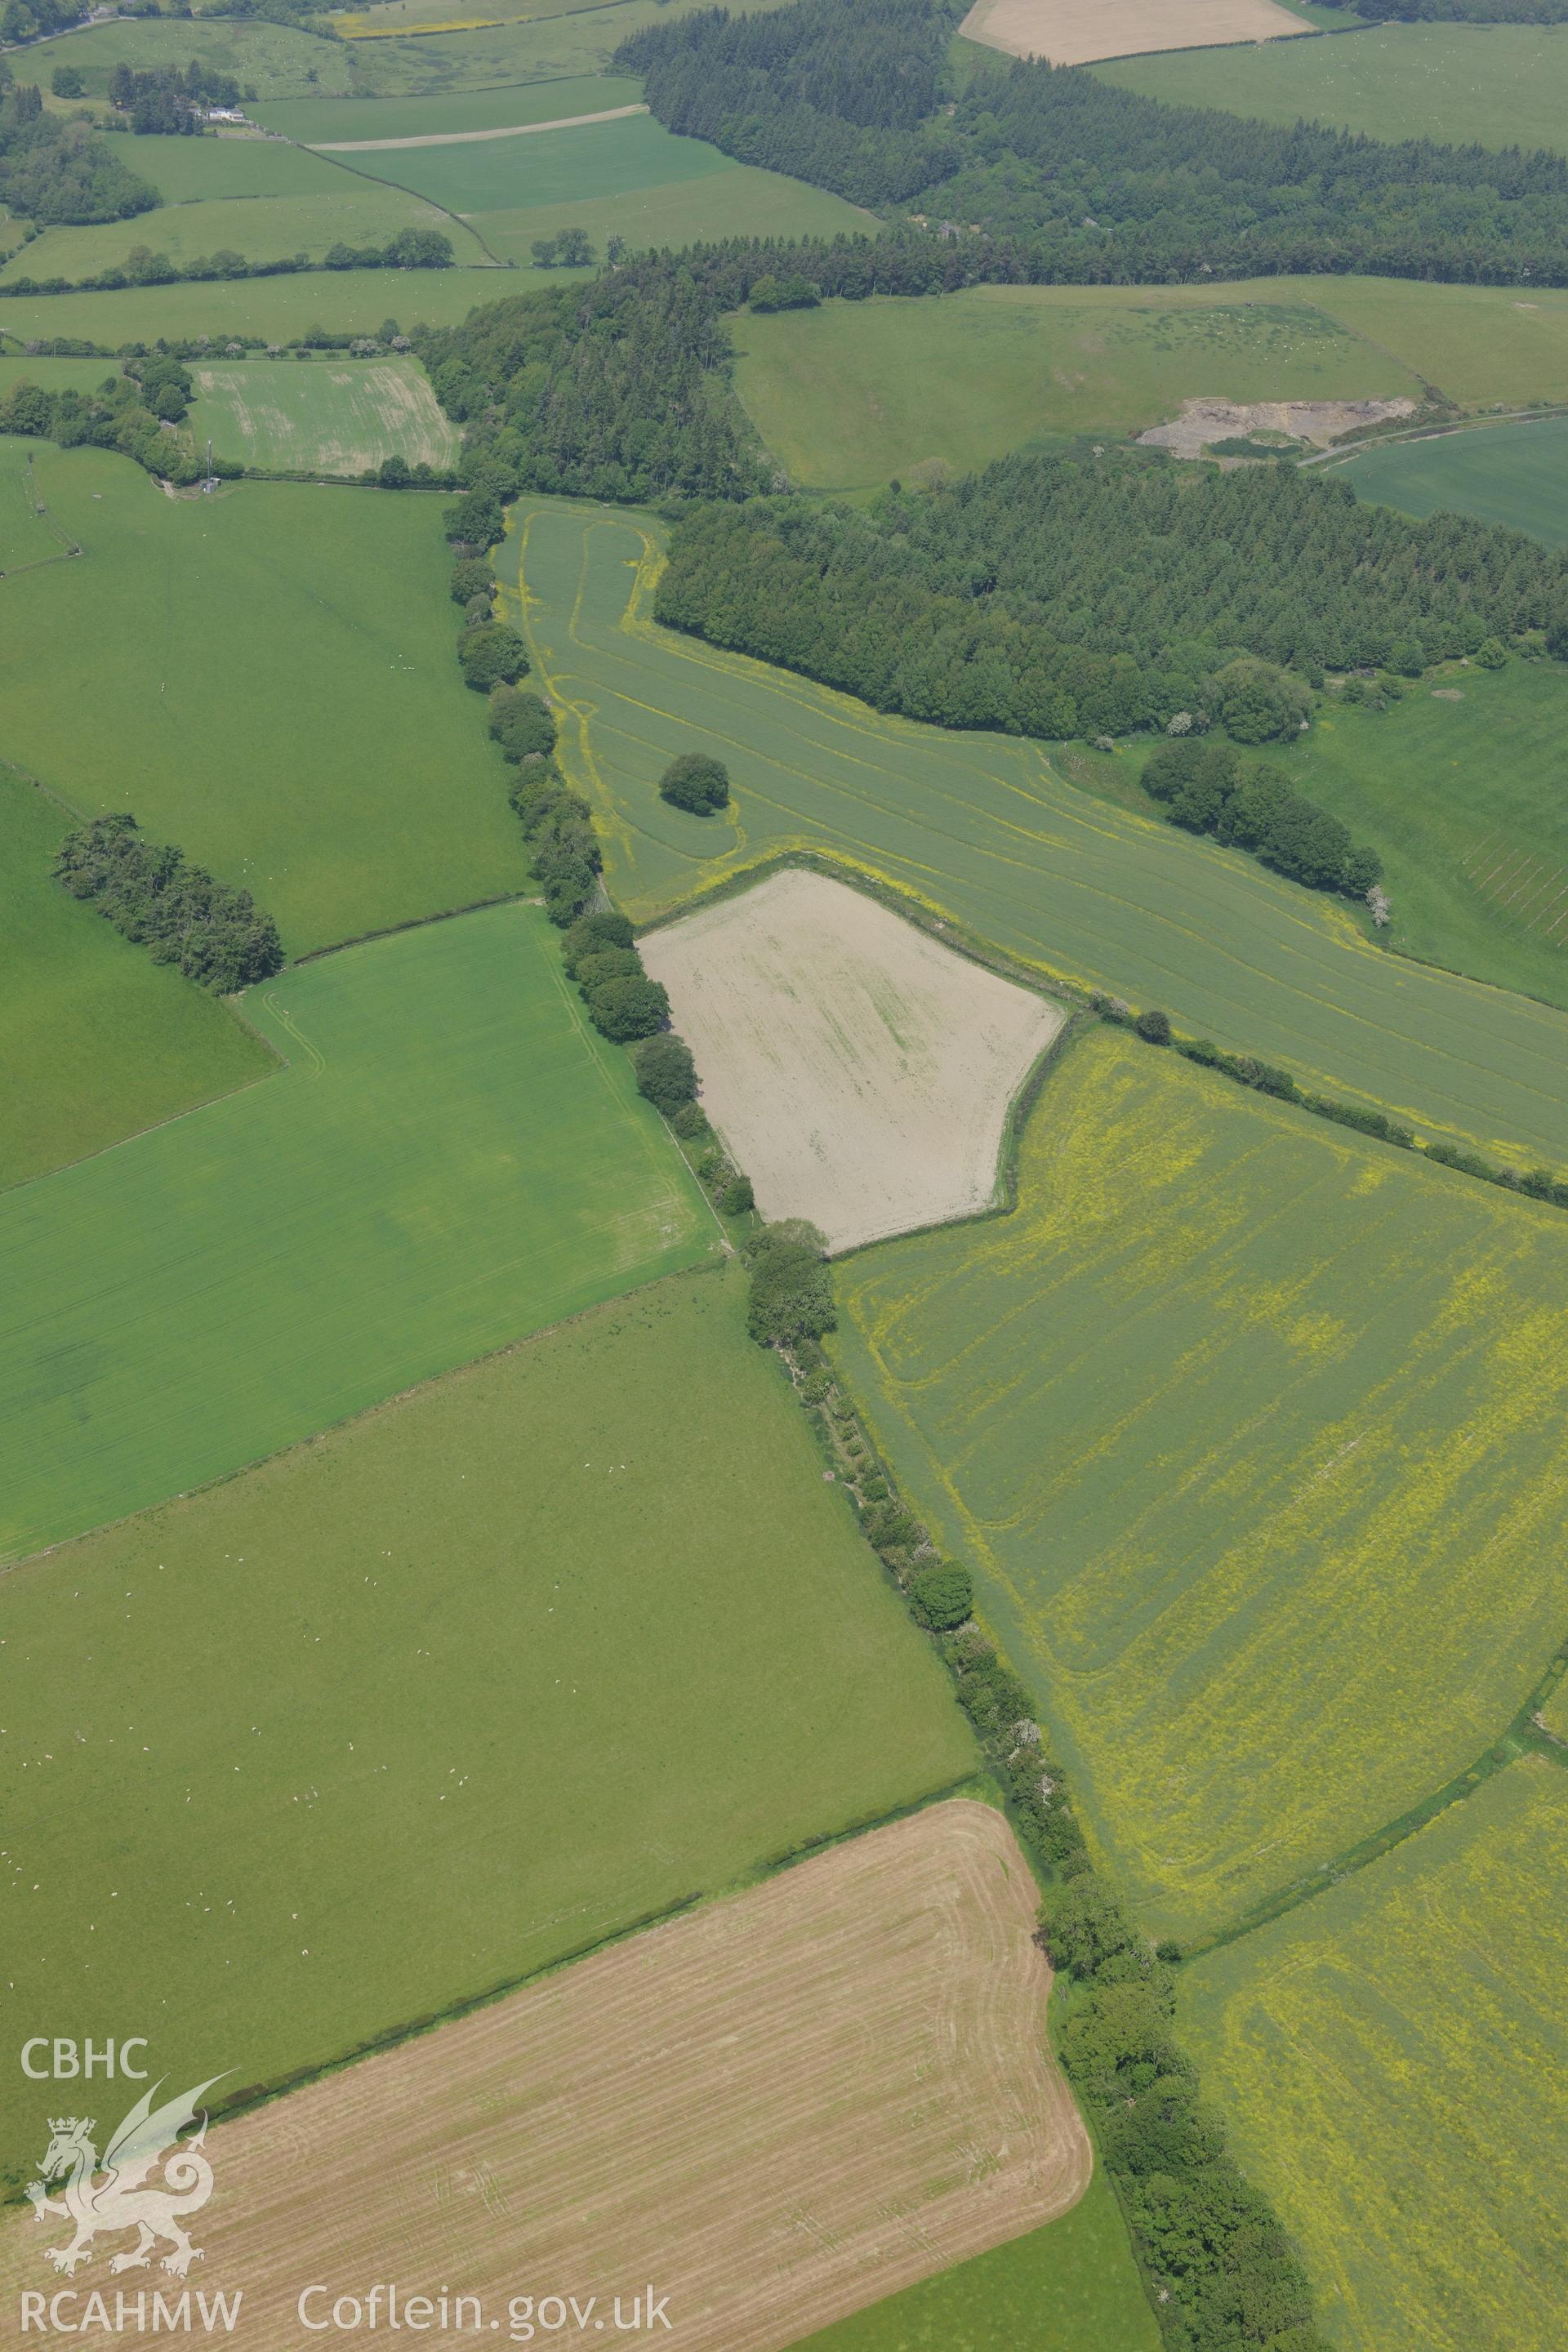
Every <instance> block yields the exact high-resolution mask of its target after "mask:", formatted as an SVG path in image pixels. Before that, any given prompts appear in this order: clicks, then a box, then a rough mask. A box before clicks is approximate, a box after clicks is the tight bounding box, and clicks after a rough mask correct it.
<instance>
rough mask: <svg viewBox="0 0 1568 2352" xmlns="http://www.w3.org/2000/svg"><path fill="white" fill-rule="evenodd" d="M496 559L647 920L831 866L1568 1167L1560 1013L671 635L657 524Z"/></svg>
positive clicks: (1225, 1038) (554, 527)
mask: <svg viewBox="0 0 1568 2352" xmlns="http://www.w3.org/2000/svg"><path fill="white" fill-rule="evenodd" d="M512 514H513V520H512V524H511V532H510V538H509V541H508V545H507V551H506V556H505V559H504V560H505V562H507V564H508V567H509V570H510V565H511V563H512V562H517V563H518V564H519V566H520V576H521V584H522V587H523V590H524V593H523V595H522V599H521V620H522V625H524V627H525V628H526V630H527V633H528V635H529V638H530V643H531V651H532V653H533V656H534V666H535V669H536V671H537V672H538V674H539V677H540V679H541V682H542V685H543V686H544V687H545V688H547V690H548V691H549V692H550V693H551V694H552V698H553V699H554V701H555V702H556V704H557V707H558V710H559V715H560V718H561V721H562V748H561V756H562V758H563V763H564V765H565V767H566V769H567V771H568V772H569V773H570V775H571V776H572V779H573V781H574V782H575V783H576V784H578V786H579V787H580V788H581V789H583V790H584V792H586V793H588V795H589V797H590V798H591V800H592V801H593V803H594V806H595V814H596V817H597V820H598V823H599V824H600V828H601V831H602V833H603V835H604V840H605V867H606V878H607V882H608V886H609V887H610V890H611V893H612V895H613V896H614V897H615V898H616V899H617V901H618V902H619V903H621V904H623V905H625V906H626V908H627V910H628V912H629V913H630V914H631V915H632V916H633V918H634V919H635V920H637V922H639V923H640V924H646V923H647V922H649V921H652V920H655V919H658V918H661V917H663V916H665V915H668V913H670V912H671V911H673V910H676V909H680V910H682V911H684V910H685V909H687V908H689V907H691V906H693V905H695V904H697V903H699V902H700V900H701V898H703V897H704V896H705V895H706V893H707V892H708V891H709V890H710V889H711V888H713V887H716V886H718V885H721V884H722V883H724V882H727V881H729V880H731V879H732V878H733V877H735V876H736V875H737V874H738V873H740V872H742V871H744V870H745V869H747V868H748V867H752V866H761V865H762V864H763V862H764V861H767V860H770V859H778V858H781V857H786V856H789V855H791V854H792V853H793V854H797V855H798V854H801V853H812V852H816V853H818V854H820V855H824V856H827V857H830V858H832V859H833V860H834V861H836V863H837V864H838V865H839V866H841V867H842V868H845V869H847V870H848V871H850V872H852V873H853V872H858V873H859V874H862V875H864V876H867V877H869V878H871V879H873V880H875V881H877V882H879V883H883V884H886V885H888V886H889V887H892V888H893V889H895V890H898V891H900V892H902V893H903V894H904V895H905V896H906V897H907V898H911V899H913V900H914V901H915V902H916V903H917V904H919V905H920V906H921V907H922V908H924V909H925V910H926V911H927V912H928V913H930V914H931V915H934V916H936V917H938V918H940V919H942V920H946V921H951V922H953V923H955V924H956V925H957V927H958V929H960V931H961V932H962V933H963V934H965V935H966V936H968V937H969V938H972V939H973V938H978V939H982V940H990V941H992V942H994V944H995V946H996V947H997V948H998V949H1000V950H1003V951H1004V952H1005V954H1007V955H1009V956H1010V957H1013V958H1015V959H1016V960H1017V961H1019V962H1021V963H1023V964H1024V965H1026V967H1027V968H1028V969H1029V970H1030V971H1032V972H1033V973H1034V974H1035V976H1036V977H1037V980H1040V981H1044V982H1047V983H1054V984H1055V985H1056V986H1058V987H1066V988H1068V990H1071V991H1075V992H1080V993H1081V992H1087V991H1089V990H1091V989H1095V988H1102V989H1106V990H1108V991H1110V992H1113V993H1116V994H1120V995H1123V996H1126V997H1128V998H1130V999H1131V1000H1132V1001H1133V1002H1134V1003H1145V1004H1147V1003H1156V1004H1160V1005H1162V1006H1163V1007H1164V1008H1165V1009H1166V1010H1168V1011H1169V1012H1170V1013H1171V1014H1172V1016H1173V1018H1174V1019H1176V1020H1177V1021H1178V1022H1179V1024H1180V1025H1181V1026H1182V1027H1183V1028H1184V1030H1186V1031H1188V1032H1189V1033H1196V1034H1203V1035H1208V1036H1211V1037H1213V1038H1214V1039H1215V1041H1216V1042H1217V1043H1219V1044H1221V1045H1226V1046H1227V1047H1229V1048H1230V1049H1231V1050H1234V1051H1238V1052H1244V1053H1254V1054H1258V1055H1262V1056H1263V1057H1264V1058H1265V1059H1267V1060H1269V1061H1276V1062H1279V1063H1280V1064H1282V1065H1283V1066H1285V1067H1287V1068H1288V1069H1289V1070H1290V1071H1291V1072H1292V1073H1293V1075H1295V1076H1297V1077H1298V1078H1299V1079H1300V1080H1301V1081H1302V1082H1303V1083H1305V1084H1307V1085H1310V1086H1313V1087H1319V1088H1321V1090H1322V1091H1324V1092H1326V1093H1329V1094H1332V1095H1339V1096H1344V1097H1352V1098H1354V1099H1356V1100H1358V1101H1360V1102H1363V1103H1364V1104H1367V1105H1371V1106H1375V1107H1376V1108H1381V1109H1384V1110H1386V1111H1388V1112H1391V1113H1393V1114H1394V1116H1396V1117H1398V1118H1403V1119H1406V1120H1408V1121H1410V1122H1412V1123H1413V1124H1415V1125H1417V1126H1419V1127H1420V1128H1422V1129H1424V1130H1425V1131H1426V1132H1427V1133H1430V1134H1434V1135H1436V1136H1440V1137H1447V1138H1453V1139H1464V1140H1466V1141H1468V1142H1472V1143H1482V1144H1483V1148H1485V1149H1487V1150H1489V1151H1491V1152H1494V1153H1497V1154H1499V1155H1500V1156H1501V1157H1503V1158H1504V1159H1509V1158H1511V1157H1514V1156H1516V1155H1519V1154H1522V1155H1523V1156H1524V1157H1525V1158H1526V1159H1527V1160H1531V1161H1544V1162H1545V1163H1546V1164H1548V1165H1551V1166H1568V1050H1565V1049H1568V1021H1565V1019H1564V1016H1563V1015H1562V1014H1561V1013H1557V1012H1555V1011H1553V1010H1552V1009H1550V1008H1548V1007H1546V1006H1542V1005H1538V1004H1535V1003H1531V1002H1529V1001H1528V1000H1524V999H1521V998H1517V997H1513V996H1510V995H1509V994H1508V993H1507V992H1503V991H1500V990H1493V989H1489V988H1487V987H1485V986H1483V985H1481V984H1479V983H1478V982H1468V981H1464V980H1460V979H1458V978H1456V977H1454V976H1453V975H1450V974H1447V973H1445V972H1442V971H1437V970H1436V969H1434V968H1431V967H1428V966H1424V965H1417V964H1414V963H1411V962H1408V961H1405V960H1404V959H1395V958H1393V957H1390V956H1388V955H1387V954H1385V953H1384V952H1383V951H1382V950H1380V949H1379V948H1378V947H1376V946H1375V945H1374V944H1373V943H1372V942H1371V941H1370V940H1367V939H1366V938H1365V937H1364V936H1363V933H1362V932H1361V930H1360V929H1358V927H1357V924H1356V923H1355V921H1354V920H1353V919H1352V917H1351V916H1350V914H1349V913H1348V912H1346V911H1342V910H1340V909H1337V908H1332V907H1330V906H1327V905H1325V904H1323V903H1322V902H1321V899H1319V898H1315V896H1314V894H1312V893H1310V892H1308V891H1305V890H1300V889H1298V888H1296V887H1293V886H1292V885H1290V884H1288V883H1285V882H1282V881H1280V880H1279V879H1277V878H1276V877H1271V876H1269V875H1268V874H1267V873H1265V872H1264V871H1263V870H1262V869H1261V868H1260V867H1258V866H1257V865H1256V863H1255V862H1254V861H1252V860H1250V859H1247V857H1245V856H1243V855H1242V854H1241V853H1238V852H1231V851H1226V850H1223V849H1220V848H1218V847H1216V846H1214V845H1209V844H1206V843H1204V842H1200V841H1197V840H1195V839H1193V838H1192V837H1190V836H1187V835H1180V834H1178V833H1177V832H1176V831H1175V829H1174V828H1173V827H1171V826H1168V825H1164V824H1159V823H1157V822H1155V821H1153V820H1150V819H1145V818H1142V817H1140V816H1138V815H1135V814H1131V813H1130V812H1126V811H1123V810H1121V809H1116V808H1112V807H1109V806H1107V805H1106V804H1104V803H1100V802H1098V801H1091V800H1089V798H1087V796H1085V795H1084V794H1083V793H1080V792H1079V791H1078V790H1076V789H1075V788H1074V787H1073V786H1071V785H1070V784H1068V783H1067V782H1064V781H1063V780H1062V778H1061V777H1060V776H1059V775H1058V774H1057V772H1055V770H1054V769H1053V767H1052V765H1051V763H1050V761H1049V760H1048V758H1047V756H1046V755H1045V753H1044V752H1043V751H1041V750H1040V749H1039V748H1038V747H1037V746H1036V745H1034V744H1030V743H1025V742H1020V741H1017V740H1012V739H1008V738H1005V737H1001V736H975V735H959V734H948V733H945V732H942V731H940V730H935V729H931V728H927V727H922V726H920V725H918V724H916V723H914V722H912V721H907V720H899V719H885V718H882V717H879V715H878V714H877V713H875V712H873V711H871V710H869V709H867V708H866V707H865V706H864V705H862V704H859V703H857V702H854V701H852V700H851V699H850V698H848V697H847V696H843V695H838V694H836V693H833V692H831V691H830V690H828V689H826V688H821V687H817V686H815V685H813V684H811V683H810V682H809V681H807V680H805V679H804V678H801V677H795V676H794V675H793V674H790V673H787V672H784V671H782V670H775V669H771V668H769V667H767V666H766V665H764V664H762V663H759V662H755V661H752V660H750V659H749V658H748V657H746V656H741V655H731V654H727V653H721V652H719V651H717V650H716V649H715V648H713V647H711V646H708V645H705V644H703V643H701V642H700V641H698V640H695V639H689V638H684V637H679V636H677V635H674V634H673V633H672V632H669V631H667V630H664V629H661V628H659V627H658V625H657V624H655V623H654V622H653V621H652V620H651V619H650V618H649V617H648V612H649V607H650V605H651V600H652V590H653V587H654V584H655V582H656V580H657V576H658V569H659V566H660V563H661V562H662V556H661V551H660V541H659V535H658V524H657V523H656V522H655V521H654V520H653V519H652V518H651V517H650V518H643V517H638V516H636V515H627V514H626V513H624V512H621V511H611V510H609V509H583V508H581V507H575V508H574V507H570V506H567V505H566V504H565V503H563V502H562V501H558V500H542V499H523V500H520V501H519V503H518V505H517V507H516V508H514V509H513V510H512ZM694 743H696V744H699V745H706V746H707V747H708V748H710V749H711V750H714V751H718V752H719V753H720V754H721V756H722V757H723V758H724V759H725V760H726V761H727V763H728V765H729V768H730V772H731V784H732V789H733V794H734V798H733V803H732V806H731V813H730V814H729V816H728V817H727V818H725V819H722V820H718V821H714V820H706V821H705V820H701V819H698V818H689V817H683V816H681V815H680V814H679V813H678V812H675V811H671V810H669V809H668V808H666V807H665V805H664V804H663V803H661V802H659V800H658V795H657V791H656V782H657V778H658V774H659V772H661V770H662V768H663V766H664V765H665V764H666V762H667V761H668V759H669V758H670V757H671V756H672V755H673V754H674V753H675V752H676V751H682V750H687V749H690V748H692V746H693V744H694Z"/></svg>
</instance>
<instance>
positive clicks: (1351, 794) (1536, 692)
mask: <svg viewBox="0 0 1568 2352" xmlns="http://www.w3.org/2000/svg"><path fill="white" fill-rule="evenodd" d="M1436 688H1437V690H1436V691H1434V681H1433V680H1431V679H1422V680H1417V681H1416V682H1415V683H1414V684H1413V685H1412V686H1411V688H1410V689H1409V691H1408V693H1407V694H1406V695H1405V699H1404V700H1403V702H1401V703H1400V704H1398V705H1397V707H1396V708H1395V709H1392V710H1389V711H1385V712H1383V713H1381V714H1369V713H1367V712H1366V711H1364V710H1357V709H1329V710H1327V711H1325V714H1324V715H1323V716H1322V717H1321V719H1319V721H1318V723H1317V725H1316V726H1315V727H1314V728H1313V729H1312V730H1311V732H1310V735H1304V736H1303V737H1301V739H1300V742H1299V744H1297V745H1294V746H1292V747H1291V748H1290V749H1289V751H1286V752H1285V754H1284V755H1283V759H1282V761H1281V764H1282V765H1283V766H1284V767H1285V768H1287V769H1288V770H1289V772H1290V773H1291V775H1292V776H1293V777H1294V778H1295V780H1296V781H1297V782H1298V783H1299V784H1300V788H1301V790H1302V791H1303V792H1304V793H1308V794H1309V795H1310V797H1311V798H1312V799H1314V800H1316V801H1318V802H1320V803H1321V804H1322V805H1323V806H1324V807H1326V808H1330V809H1332V810H1333V812H1334V814H1336V815H1337V816H1340V817H1342V818H1343V820H1344V822H1345V824H1348V825H1349V826H1350V828H1351V830H1352V834H1353V835H1355V838H1356V839H1357V840H1358V841H1366V842H1370V843H1371V844H1372V845H1373V847H1374V848H1375V849H1376V850H1377V852H1378V854H1379V856H1381V857H1382V859H1383V862H1384V880H1385V883H1386V887H1387V888H1388V892H1389V895H1390V897H1391V898H1392V900H1393V902H1394V920H1393V922H1392V924H1391V925H1390V927H1389V938H1390V940H1391V941H1392V942H1393V944H1394V946H1396V947H1399V948H1402V949H1404V950H1405V951H1406V952H1407V953H1409V954H1411V955H1418V956H1424V957H1426V958H1428V959H1429V960H1430V961H1432V962H1434V963H1442V964H1447V966H1449V968H1450V969H1452V970H1454V971H1467V972H1469V973H1471V974H1473V975H1474V977H1475V978H1476V979H1478V980H1489V981H1492V982H1495V983H1496V984H1497V985H1498V986H1499V987H1500V988H1517V989H1522V990H1523V991H1524V992H1526V994H1528V995H1531V996H1539V997H1543V998H1544V999H1545V1000H1546V1001H1547V1003H1552V1004H1559V1005H1563V1006H1564V1007H1568V806H1565V805H1564V801H1563V742H1564V740H1565V734H1568V670H1564V669H1563V667H1562V666H1561V665H1559V664H1557V663H1554V662H1553V663H1547V662H1542V663H1533V662H1510V664H1509V667H1507V669H1505V670H1497V671H1487V670H1482V669H1478V668H1476V667H1474V665H1472V666H1471V667H1468V668H1461V667H1459V666H1458V664H1457V663H1456V664H1452V665H1450V666H1449V667H1447V668H1446V669H1445V670H1444V672H1443V673H1442V676H1441V678H1440V679H1439V680H1437V681H1436ZM1454 695H1458V696H1459V697H1460V698H1461V699H1458V700H1450V699H1449V697H1450V696H1454Z"/></svg>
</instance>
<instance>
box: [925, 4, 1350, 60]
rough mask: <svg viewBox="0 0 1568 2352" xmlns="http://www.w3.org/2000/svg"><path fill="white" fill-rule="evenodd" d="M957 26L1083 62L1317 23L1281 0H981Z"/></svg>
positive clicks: (1000, 42) (1272, 36)
mask: <svg viewBox="0 0 1568 2352" xmlns="http://www.w3.org/2000/svg"><path fill="white" fill-rule="evenodd" d="M958 29H959V31H960V32H961V33H963V35H964V36H965V37H967V38H968V39H969V40H972V41H984V43H985V45H986V47H988V48H993V49H1005V50H1006V51H1007V53H1008V55H1009V56H1010V57H1015V58H1049V59H1050V61H1051V63H1052V64H1053V65H1057V66H1081V65H1087V64H1088V63H1089V60H1090V59H1091V58H1135V57H1142V56H1143V55H1144V54H1145V53H1146V52H1147V51H1149V50H1151V49H1216V48H1224V47H1226V46H1227V45H1228V44H1229V43H1231V42H1233V41H1278V40H1282V39H1287V38H1289V37H1290V36H1291V35H1292V34H1295V33H1310V31H1311V30H1312V27H1311V26H1310V25H1308V24H1306V23H1304V22H1303V21H1302V19H1301V18H1300V16H1291V14H1290V12H1289V9H1287V8H1278V7H1276V6H1275V5H1274V0H975V5H974V6H973V8H972V9H971V10H970V12H969V14H968V16H966V17H965V18H964V20H963V24H962V25H961V26H959V28H958Z"/></svg>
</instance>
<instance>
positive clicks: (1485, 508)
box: [1334, 43, 1568, 547]
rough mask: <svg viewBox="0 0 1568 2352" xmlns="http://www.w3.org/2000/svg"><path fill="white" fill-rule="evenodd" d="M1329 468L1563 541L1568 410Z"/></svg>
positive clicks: (1398, 501)
mask: <svg viewBox="0 0 1568 2352" xmlns="http://www.w3.org/2000/svg"><path fill="white" fill-rule="evenodd" d="M1564 47H1565V48H1568V43H1565V44H1564ZM1334 470H1335V471H1336V472H1339V473H1342V475H1343V477H1344V478H1345V479H1346V480H1347V481H1349V482H1351V483H1352V485H1353V487H1354V489H1355V494H1356V496H1357V498H1358V499H1380V500H1381V501H1382V502H1383V503H1384V505H1386V506H1391V507H1402V508H1403V509H1404V510H1405V513H1406V514H1414V515H1429V514H1435V513H1436V511H1437V509H1439V508H1440V507H1443V508H1447V509H1448V510H1449V512H1450V513H1453V514H1470V515H1477V516H1479V519H1480V520H1481V521H1482V522H1500V523H1506V524H1507V525H1508V527H1509V529H1510V530H1524V531H1528V532H1529V533H1530V535H1531V538H1532V539H1543V540H1545V541H1546V542H1547V544H1548V546H1551V547H1562V546H1563V545H1564V544H1565V543H1568V416H1547V417H1542V418H1540V419H1538V420H1536V421H1535V422H1533V423H1522V424H1514V425H1479V426H1476V427H1473V428H1470V429H1468V430H1465V431H1461V432H1455V433H1441V434H1437V435H1436V436H1432V437H1431V438H1429V439H1423V440H1419V441H1392V442H1388V443H1386V444H1384V445H1383V446H1379V445H1378V444H1377V443H1375V442H1374V443H1373V445H1372V446H1371V447H1369V448H1367V449H1365V450H1363V451H1362V452H1361V453H1360V454H1359V455H1358V456H1357V457H1353V458H1351V459H1348V460H1347V461H1346V463H1345V464H1344V465H1343V466H1342V467H1336V468H1335V469H1334Z"/></svg>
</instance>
